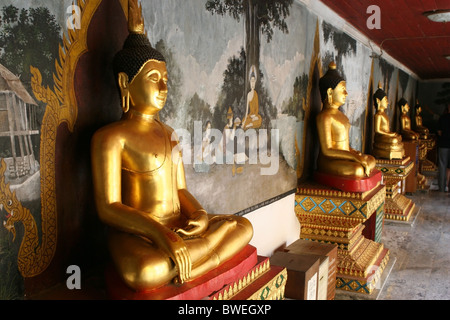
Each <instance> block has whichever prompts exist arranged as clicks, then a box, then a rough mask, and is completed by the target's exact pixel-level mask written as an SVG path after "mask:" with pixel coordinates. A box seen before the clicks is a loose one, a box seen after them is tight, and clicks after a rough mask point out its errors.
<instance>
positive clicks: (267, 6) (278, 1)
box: [205, 0, 294, 87]
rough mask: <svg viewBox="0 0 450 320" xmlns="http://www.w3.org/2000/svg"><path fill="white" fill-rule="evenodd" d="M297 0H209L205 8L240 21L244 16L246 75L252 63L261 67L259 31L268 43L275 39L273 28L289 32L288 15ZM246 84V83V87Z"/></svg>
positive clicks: (257, 67)
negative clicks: (286, 20)
mask: <svg viewBox="0 0 450 320" xmlns="http://www.w3.org/2000/svg"><path fill="white" fill-rule="evenodd" d="M293 1H294V0H265V1H261V0H208V1H206V4H205V7H206V10H208V11H210V12H211V13H212V14H218V15H222V16H223V15H225V14H227V13H228V14H229V15H230V16H231V17H233V18H234V19H236V20H237V21H240V19H241V17H242V16H243V17H244V19H245V20H244V23H245V33H246V37H245V39H246V43H245V52H246V55H247V62H248V63H247V66H246V74H248V73H249V70H250V66H252V65H255V67H256V69H257V70H259V52H260V46H261V42H260V34H263V35H265V36H266V39H267V42H270V41H271V40H272V36H273V30H274V28H278V29H280V30H281V31H282V32H284V33H287V32H288V27H287V24H286V22H285V18H286V17H287V16H289V9H290V7H291V6H292V3H293ZM246 87H247V86H246Z"/></svg>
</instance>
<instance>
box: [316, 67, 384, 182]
mask: <svg viewBox="0 0 450 320" xmlns="http://www.w3.org/2000/svg"><path fill="white" fill-rule="evenodd" d="M319 89H320V95H321V99H322V103H323V109H322V111H321V112H320V113H319V114H318V115H317V118H316V122H317V130H318V134H319V142H320V151H319V157H318V161H317V167H318V171H319V172H321V173H326V174H331V175H338V176H347V177H355V178H364V177H368V176H370V174H371V173H372V171H373V169H374V168H375V164H376V163H375V158H374V157H372V156H371V155H366V154H362V153H361V152H359V151H357V150H354V149H352V148H350V141H349V130H350V121H349V120H348V118H347V116H346V115H345V114H344V113H342V112H341V111H340V110H339V107H340V106H342V105H343V104H344V103H345V100H346V98H347V95H348V94H347V90H346V83H345V79H344V78H343V77H341V76H340V75H339V73H338V71H337V70H336V64H335V63H334V62H332V63H330V65H329V68H328V71H327V73H326V74H325V75H324V76H323V77H322V78H320V80H319Z"/></svg>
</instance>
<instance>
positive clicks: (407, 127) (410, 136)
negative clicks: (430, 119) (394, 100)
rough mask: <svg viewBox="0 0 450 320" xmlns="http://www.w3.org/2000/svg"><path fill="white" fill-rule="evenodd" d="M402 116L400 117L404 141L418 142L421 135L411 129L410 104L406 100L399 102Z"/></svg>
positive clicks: (402, 99)
mask: <svg viewBox="0 0 450 320" xmlns="http://www.w3.org/2000/svg"><path fill="white" fill-rule="evenodd" d="M398 105H399V107H400V110H401V111H402V114H401V115H400V133H401V135H402V137H403V140H418V139H419V137H420V136H419V134H418V133H417V132H415V131H413V130H412V129H411V119H410V118H409V115H408V112H409V104H408V101H406V99H405V98H401V99H400V101H399V102H398Z"/></svg>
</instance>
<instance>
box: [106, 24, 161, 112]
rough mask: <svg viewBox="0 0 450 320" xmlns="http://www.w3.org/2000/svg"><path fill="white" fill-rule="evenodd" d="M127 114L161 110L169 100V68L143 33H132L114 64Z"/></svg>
mask: <svg viewBox="0 0 450 320" xmlns="http://www.w3.org/2000/svg"><path fill="white" fill-rule="evenodd" d="M113 68H114V75H115V77H116V79H117V81H118V86H119V90H120V95H121V101H122V109H123V111H124V113H126V112H128V110H129V109H130V107H131V108H133V109H134V110H136V111H138V112H141V113H145V114H147V113H151V114H154V113H156V112H158V111H160V110H161V109H162V108H163V107H164V104H165V102H166V99H167V69H166V63H165V59H164V57H163V55H162V54H161V53H160V52H159V51H157V50H156V49H154V48H153V47H152V46H151V44H150V41H149V40H148V38H147V36H146V35H145V34H143V33H134V32H131V33H130V34H129V35H128V37H127V39H126V40H125V43H124V46H123V49H122V50H121V51H119V52H118V53H117V54H116V55H115V57H114V61H113Z"/></svg>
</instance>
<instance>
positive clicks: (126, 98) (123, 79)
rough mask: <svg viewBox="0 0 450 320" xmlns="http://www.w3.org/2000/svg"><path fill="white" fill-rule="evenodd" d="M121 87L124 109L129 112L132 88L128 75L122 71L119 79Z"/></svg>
mask: <svg viewBox="0 0 450 320" xmlns="http://www.w3.org/2000/svg"><path fill="white" fill-rule="evenodd" d="M117 81H118V83H119V88H120V99H121V102H122V110H123V112H124V113H127V112H128V110H130V90H129V87H128V75H127V74H126V73H125V72H120V73H119V75H118V79H117Z"/></svg>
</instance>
